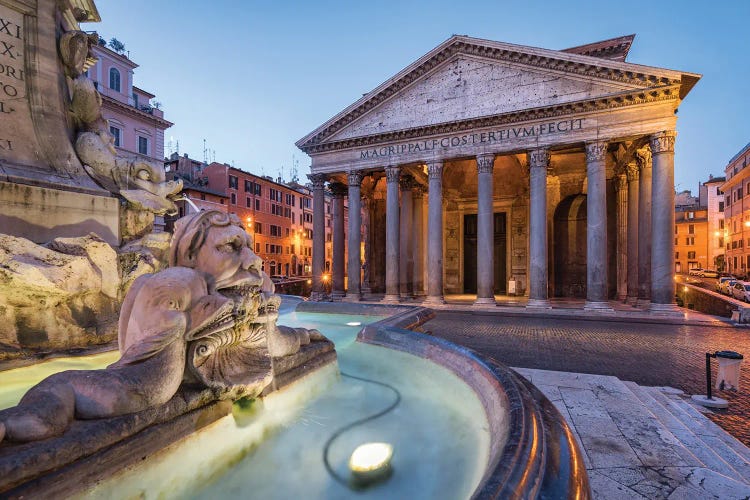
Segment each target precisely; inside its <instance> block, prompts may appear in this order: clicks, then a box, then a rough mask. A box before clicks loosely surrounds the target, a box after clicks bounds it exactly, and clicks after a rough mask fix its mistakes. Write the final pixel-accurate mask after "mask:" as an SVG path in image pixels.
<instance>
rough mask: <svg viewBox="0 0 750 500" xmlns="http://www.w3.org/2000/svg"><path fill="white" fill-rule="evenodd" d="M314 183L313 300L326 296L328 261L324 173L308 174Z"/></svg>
mask: <svg viewBox="0 0 750 500" xmlns="http://www.w3.org/2000/svg"><path fill="white" fill-rule="evenodd" d="M307 177H308V178H309V179H310V181H311V182H312V185H313V248H312V251H313V254H312V274H313V276H312V281H313V283H312V294H311V295H310V298H311V299H312V300H322V299H323V298H325V290H324V288H323V271H324V270H325V263H326V221H325V212H326V194H325V182H326V176H325V175H324V174H311V175H308V176H307Z"/></svg>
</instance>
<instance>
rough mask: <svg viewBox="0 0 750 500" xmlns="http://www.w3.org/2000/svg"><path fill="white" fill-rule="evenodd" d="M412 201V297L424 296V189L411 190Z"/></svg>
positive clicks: (419, 187)
mask: <svg viewBox="0 0 750 500" xmlns="http://www.w3.org/2000/svg"><path fill="white" fill-rule="evenodd" d="M411 193H412V198H413V199H414V241H413V244H412V249H413V250H412V255H414V295H424V260H425V259H424V257H425V255H424V188H423V187H422V186H417V187H416V188H415V189H413V190H412V192H411Z"/></svg>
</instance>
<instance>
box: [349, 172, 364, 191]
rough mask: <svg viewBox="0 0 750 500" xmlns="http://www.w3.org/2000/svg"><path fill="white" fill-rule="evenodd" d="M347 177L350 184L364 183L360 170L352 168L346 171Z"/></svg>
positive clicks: (357, 185) (356, 185)
mask: <svg viewBox="0 0 750 500" xmlns="http://www.w3.org/2000/svg"><path fill="white" fill-rule="evenodd" d="M346 179H347V181H348V182H349V185H350V186H354V187H359V186H360V185H361V184H362V172H361V171H360V170H350V171H349V172H347V173H346Z"/></svg>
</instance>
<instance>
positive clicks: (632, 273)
mask: <svg viewBox="0 0 750 500" xmlns="http://www.w3.org/2000/svg"><path fill="white" fill-rule="evenodd" d="M627 174H628V304H630V305H633V306H634V305H636V303H637V302H638V165H637V164H636V163H635V162H633V163H630V164H629V165H628V167H627Z"/></svg>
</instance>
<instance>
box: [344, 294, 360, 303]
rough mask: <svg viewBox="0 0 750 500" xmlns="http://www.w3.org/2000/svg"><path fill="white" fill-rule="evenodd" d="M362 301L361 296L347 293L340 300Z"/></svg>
mask: <svg viewBox="0 0 750 500" xmlns="http://www.w3.org/2000/svg"><path fill="white" fill-rule="evenodd" d="M360 300H362V296H361V295H360V294H358V293H347V294H346V295H345V296H344V297H342V298H341V302H359V301H360Z"/></svg>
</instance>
